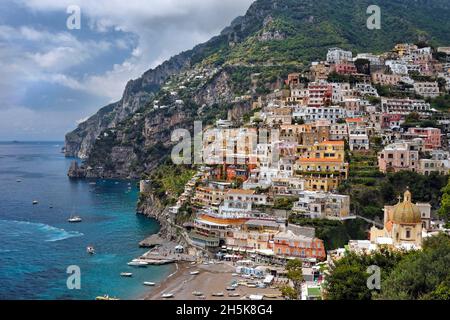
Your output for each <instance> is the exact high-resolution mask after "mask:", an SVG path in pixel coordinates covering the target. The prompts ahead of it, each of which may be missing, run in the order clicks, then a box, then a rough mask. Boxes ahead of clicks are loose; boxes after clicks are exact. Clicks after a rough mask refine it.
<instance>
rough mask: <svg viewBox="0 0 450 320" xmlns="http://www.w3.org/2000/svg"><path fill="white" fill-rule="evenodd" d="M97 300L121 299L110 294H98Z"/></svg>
mask: <svg viewBox="0 0 450 320" xmlns="http://www.w3.org/2000/svg"><path fill="white" fill-rule="evenodd" d="M95 300H100V301H107V300H108V301H111V300H114V301H117V300H120V299H119V298H113V297H110V296H108V295H104V296H98V297H97V298H95Z"/></svg>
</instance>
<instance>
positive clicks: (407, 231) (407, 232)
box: [406, 229, 411, 239]
mask: <svg viewBox="0 0 450 320" xmlns="http://www.w3.org/2000/svg"><path fill="white" fill-rule="evenodd" d="M410 238H411V230H409V229H408V230H406V239H410Z"/></svg>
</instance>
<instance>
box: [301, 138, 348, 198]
mask: <svg viewBox="0 0 450 320" xmlns="http://www.w3.org/2000/svg"><path fill="white" fill-rule="evenodd" d="M296 174H297V175H298V176H299V177H301V178H302V179H304V180H305V189H306V190H310V191H324V192H329V191H333V190H336V189H337V188H338V187H339V184H340V183H341V182H342V181H343V180H346V179H347V178H348V163H346V162H345V143H344V141H324V142H320V143H316V144H314V145H313V146H310V147H308V148H307V149H306V151H304V153H303V156H301V157H300V159H298V160H297V163H296Z"/></svg>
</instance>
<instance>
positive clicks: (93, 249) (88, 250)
mask: <svg viewBox="0 0 450 320" xmlns="http://www.w3.org/2000/svg"><path fill="white" fill-rule="evenodd" d="M86 252H87V253H89V254H95V248H94V247H93V246H89V247H87V248H86Z"/></svg>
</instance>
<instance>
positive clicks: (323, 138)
mask: <svg viewBox="0 0 450 320" xmlns="http://www.w3.org/2000/svg"><path fill="white" fill-rule="evenodd" d="M444 49H445V48H440V50H444ZM449 51H450V50H449ZM418 76H420V78H421V79H432V80H430V81H415V80H414V79H417V78H418ZM438 78H442V79H445V80H446V84H445V85H444V86H439V85H438V82H437V79H438ZM304 79H308V80H307V81H305V80H304ZM339 79H340V80H339ZM440 82H441V83H442V81H440ZM285 84H286V86H284V87H283V88H282V89H281V88H280V89H277V90H275V91H274V92H272V93H270V94H267V95H266V96H264V97H259V99H258V100H257V101H256V102H254V103H253V107H254V112H253V115H252V117H251V119H250V122H249V123H246V124H245V125H244V126H243V127H242V126H239V125H238V123H235V122H234V121H232V120H231V119H227V120H219V121H218V122H217V124H216V126H215V127H214V128H210V129H208V130H207V131H206V132H204V134H203V145H202V147H203V150H202V152H203V159H204V164H203V166H202V167H201V168H200V169H199V171H198V173H197V174H196V175H195V177H194V178H193V180H191V181H190V182H189V184H188V185H187V186H186V190H185V193H184V194H183V195H182V197H181V198H180V200H179V202H178V203H177V206H174V207H173V208H171V213H172V214H174V215H176V214H177V213H178V211H179V209H180V207H181V205H183V204H185V203H189V205H190V206H191V207H192V209H193V211H194V212H195V219H194V220H193V221H191V222H188V223H186V224H185V225H184V228H185V230H186V231H187V233H188V235H189V237H190V239H191V241H192V242H193V243H194V244H195V245H197V246H199V247H201V248H204V249H206V250H210V251H213V252H222V253H224V254H226V255H227V256H229V257H236V258H239V257H243V256H246V257H248V256H250V257H251V258H252V259H253V260H254V261H263V262H267V263H275V264H284V263H285V262H286V261H287V260H289V259H293V258H300V259H302V260H303V261H304V262H311V263H312V262H318V261H324V260H325V259H326V258H327V252H326V250H325V245H324V242H323V241H322V240H321V239H318V238H317V237H316V235H315V230H314V229H313V228H303V227H298V226H294V225H290V224H289V223H288V215H289V214H291V213H295V214H296V215H298V216H302V217H307V218H312V219H331V220H346V219H350V218H354V216H353V215H352V212H351V209H350V208H351V206H350V201H351V199H350V197H349V196H348V195H344V194H339V192H338V190H339V187H340V186H341V185H342V184H343V183H344V182H345V181H346V180H347V179H348V178H349V157H348V153H349V152H358V153H362V154H365V153H369V152H371V151H372V150H371V149H373V148H374V147H375V145H376V147H377V150H381V151H380V152H379V153H378V169H379V171H380V172H382V173H389V172H398V171H401V170H407V171H414V172H418V173H420V174H423V175H431V174H432V173H437V174H440V175H448V174H449V170H450V153H449V144H448V142H447V138H448V135H449V134H450V116H449V114H448V113H443V112H439V111H437V110H434V109H433V108H432V107H431V105H430V103H429V102H428V101H429V100H427V98H434V97H436V96H438V95H440V94H446V93H448V91H449V85H450V64H449V62H448V61H446V62H442V61H437V60H436V59H435V58H434V56H433V52H432V49H431V48H418V47H417V46H415V45H410V44H399V45H397V46H395V48H394V49H393V50H392V51H390V52H387V53H384V54H381V55H375V54H371V53H363V54H358V55H356V56H355V55H354V54H353V53H352V52H350V51H346V50H342V49H339V48H331V49H330V50H329V52H328V54H327V57H326V61H320V62H314V63H312V65H311V67H310V69H309V71H308V72H306V73H303V74H300V73H293V74H290V75H289V76H288V77H287V79H286V80H285ZM380 86H388V87H390V88H391V89H393V90H395V92H400V93H403V94H404V97H403V98H398V97H393V96H383V95H381V94H380V92H379V90H378V89H379V88H380ZM377 88H378V89H377ZM400 96H401V95H400ZM411 114H414V115H415V117H416V118H419V119H420V121H424V120H427V119H428V120H429V119H438V123H439V126H436V127H425V128H422V127H408V128H407V129H406V128H405V127H404V124H405V122H406V121H407V118H408V116H409V115H411ZM374 141H376V142H374ZM431 217H432V214H431V206H430V205H429V204H421V203H418V204H414V203H413V201H412V195H411V193H410V192H409V191H407V192H406V193H405V195H404V199H403V201H401V200H400V201H399V203H398V204H397V205H396V206H392V207H389V206H387V207H386V208H385V215H384V224H383V228H382V229H377V228H375V227H374V228H372V230H370V239H368V240H357V241H356V242H355V241H352V242H350V243H349V248H355V250H363V249H364V250H365V249H373V248H374V247H376V246H378V245H380V244H387V245H392V246H396V247H408V248H417V247H420V245H421V241H422V238H423V235H422V232H423V231H427V230H430V229H432V223H431ZM334 254H336V252H335V253H334Z"/></svg>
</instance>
